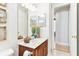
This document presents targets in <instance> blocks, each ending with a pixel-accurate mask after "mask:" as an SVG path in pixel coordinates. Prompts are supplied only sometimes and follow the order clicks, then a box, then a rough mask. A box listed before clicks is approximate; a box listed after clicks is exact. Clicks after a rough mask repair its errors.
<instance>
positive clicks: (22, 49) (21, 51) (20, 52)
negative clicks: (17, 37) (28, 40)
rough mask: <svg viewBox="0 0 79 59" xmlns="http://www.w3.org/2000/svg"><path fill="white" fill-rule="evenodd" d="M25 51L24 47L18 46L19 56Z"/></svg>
mask: <svg viewBox="0 0 79 59" xmlns="http://www.w3.org/2000/svg"><path fill="white" fill-rule="evenodd" d="M25 50H26V48H25V47H23V46H20V45H19V56H23V53H24V51H25Z"/></svg>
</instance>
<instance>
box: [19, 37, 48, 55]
mask: <svg viewBox="0 0 79 59" xmlns="http://www.w3.org/2000/svg"><path fill="white" fill-rule="evenodd" d="M26 50H28V51H30V52H32V56H46V55H47V54H48V40H47V39H46V38H37V39H32V40H30V42H29V43H24V41H23V39H21V40H19V56H23V54H24V52H25V51H26Z"/></svg>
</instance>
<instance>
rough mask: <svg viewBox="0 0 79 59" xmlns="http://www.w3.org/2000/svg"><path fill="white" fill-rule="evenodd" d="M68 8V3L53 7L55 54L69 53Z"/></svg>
mask: <svg viewBox="0 0 79 59" xmlns="http://www.w3.org/2000/svg"><path fill="white" fill-rule="evenodd" d="M69 9H70V5H69V4H68V5H62V6H59V7H55V8H54V50H55V54H56V53H57V54H58V53H61V52H63V54H64V53H67V54H66V55H69V54H70V44H69V11H70V10H69ZM57 51H58V52H57ZM57 54H56V55H57ZM61 55H62V53H61Z"/></svg>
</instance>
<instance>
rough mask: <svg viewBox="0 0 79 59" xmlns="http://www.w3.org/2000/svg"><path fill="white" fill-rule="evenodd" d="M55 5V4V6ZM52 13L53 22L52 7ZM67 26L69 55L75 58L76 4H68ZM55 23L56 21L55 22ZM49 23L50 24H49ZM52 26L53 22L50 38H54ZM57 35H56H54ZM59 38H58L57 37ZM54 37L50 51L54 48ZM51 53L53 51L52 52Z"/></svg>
mask: <svg viewBox="0 0 79 59" xmlns="http://www.w3.org/2000/svg"><path fill="white" fill-rule="evenodd" d="M56 5H57V4H56ZM63 5H64V4H62V5H61V6H63ZM52 6H53V7H52V11H53V14H52V20H54V17H53V16H55V15H54V11H55V10H54V8H55V6H54V5H52ZM68 21H69V24H68V27H69V30H68V31H69V33H67V34H68V39H69V40H68V41H69V43H68V45H69V47H70V49H69V50H70V55H71V56H77V38H76V36H77V4H76V3H72V4H70V7H69V20H68ZM55 22H56V21H55ZM50 23H51V22H50ZM53 24H54V21H52V24H51V25H52V30H53V31H52V37H54V35H53V34H54V33H55V32H54V28H53ZM59 28H60V27H59ZM56 35H57V34H56ZM59 37H60V36H59ZM66 38H67V37H66ZM53 43H55V37H54V38H52V49H54V48H55V47H56V45H55V44H53ZM52 51H53V50H52Z"/></svg>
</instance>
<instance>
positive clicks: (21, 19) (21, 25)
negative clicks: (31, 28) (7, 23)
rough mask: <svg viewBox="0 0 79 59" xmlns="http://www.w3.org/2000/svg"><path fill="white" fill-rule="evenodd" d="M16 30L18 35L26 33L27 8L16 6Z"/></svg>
mask: <svg viewBox="0 0 79 59" xmlns="http://www.w3.org/2000/svg"><path fill="white" fill-rule="evenodd" d="M18 32H19V35H27V9H26V8H25V7H22V6H20V5H19V6H18Z"/></svg>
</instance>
